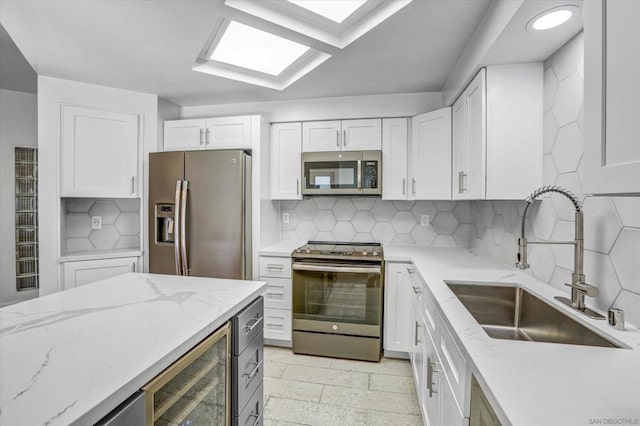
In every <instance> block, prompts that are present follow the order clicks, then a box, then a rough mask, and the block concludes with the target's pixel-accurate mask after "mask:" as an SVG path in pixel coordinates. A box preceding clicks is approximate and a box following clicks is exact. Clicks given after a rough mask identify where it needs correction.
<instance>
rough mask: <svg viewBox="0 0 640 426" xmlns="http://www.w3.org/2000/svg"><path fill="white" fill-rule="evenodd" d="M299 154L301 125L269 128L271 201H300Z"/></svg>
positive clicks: (284, 124)
mask: <svg viewBox="0 0 640 426" xmlns="http://www.w3.org/2000/svg"><path fill="white" fill-rule="evenodd" d="M301 152H302V124H301V123H277V124H273V125H272V126H271V199H273V200H300V199H302V191H301V182H300V178H301V175H302V173H301Z"/></svg>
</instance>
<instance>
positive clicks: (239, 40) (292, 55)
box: [210, 21, 309, 76]
mask: <svg viewBox="0 0 640 426" xmlns="http://www.w3.org/2000/svg"><path fill="white" fill-rule="evenodd" d="M308 50H309V47H308V46H304V45H302V44H299V43H296V42H294V41H291V40H287V39H285V38H282V37H279V36H277V35H274V34H270V33H267V32H265V31H262V30H259V29H256V28H253V27H250V26H248V25H244V24H241V23H239V22H235V21H231V22H230V23H229V26H228V27H227V28H226V30H225V32H224V34H223V35H222V38H221V39H220V41H219V42H218V44H217V46H216V47H215V49H214V50H213V53H212V54H211V57H210V59H212V60H214V61H219V62H224V63H227V64H231V65H235V66H238V67H242V68H248V69H251V70H254V71H259V72H263V73H266V74H271V75H274V76H277V75H280V73H282V71H284V70H285V69H286V68H287V67H288V66H289V65H291V64H292V63H293V62H295V61H296V59H298V58H299V57H300V56H302V55H303V54H304V53H306V52H307V51H308Z"/></svg>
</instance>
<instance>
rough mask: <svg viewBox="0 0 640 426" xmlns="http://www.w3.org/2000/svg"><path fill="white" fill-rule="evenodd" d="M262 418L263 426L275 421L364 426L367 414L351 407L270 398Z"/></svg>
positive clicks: (319, 425)
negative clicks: (263, 420) (263, 419)
mask: <svg viewBox="0 0 640 426" xmlns="http://www.w3.org/2000/svg"><path fill="white" fill-rule="evenodd" d="M264 418H265V424H276V423H270V422H271V421H274V420H275V421H281V422H290V423H294V424H299V425H309V426H336V425H345V426H346V425H349V426H365V425H366V423H367V412H366V411H365V410H362V409H357V408H351V407H344V406H335V405H326V404H319V403H317V402H306V401H294V400H290V399H282V398H276V397H271V399H270V400H269V405H268V406H267V407H266V408H265V413H264Z"/></svg>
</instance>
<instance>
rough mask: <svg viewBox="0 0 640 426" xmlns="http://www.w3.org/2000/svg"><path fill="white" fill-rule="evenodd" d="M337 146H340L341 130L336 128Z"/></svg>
mask: <svg viewBox="0 0 640 426" xmlns="http://www.w3.org/2000/svg"><path fill="white" fill-rule="evenodd" d="M336 146H337V147H340V130H336Z"/></svg>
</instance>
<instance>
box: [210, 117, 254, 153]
mask: <svg viewBox="0 0 640 426" xmlns="http://www.w3.org/2000/svg"><path fill="white" fill-rule="evenodd" d="M205 126H206V128H205V138H204V140H205V142H204V143H205V148H206V149H240V148H244V149H251V117H250V116H242V117H219V118H208V119H207V120H206V123H205Z"/></svg>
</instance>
